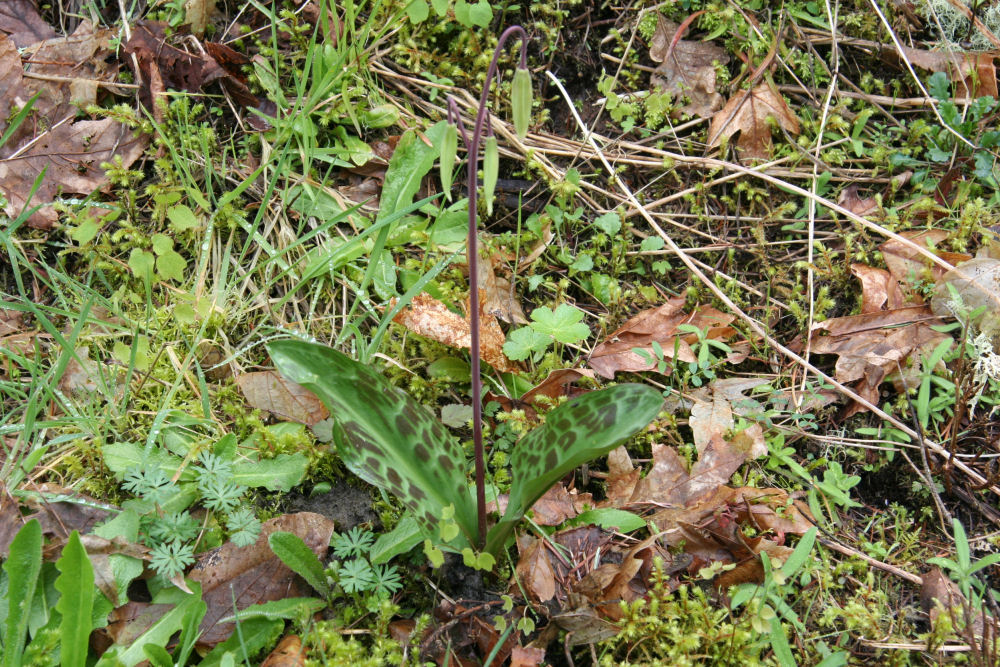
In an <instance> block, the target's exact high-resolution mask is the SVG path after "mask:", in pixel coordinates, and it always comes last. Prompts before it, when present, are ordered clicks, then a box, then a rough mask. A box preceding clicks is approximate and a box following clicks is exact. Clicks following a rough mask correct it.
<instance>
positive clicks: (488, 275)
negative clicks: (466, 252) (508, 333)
mask: <svg viewBox="0 0 1000 667" xmlns="http://www.w3.org/2000/svg"><path fill="white" fill-rule="evenodd" d="M502 265H503V258H502V257H501V256H500V255H499V254H497V253H494V254H493V255H492V257H491V259H490V261H489V262H484V261H479V262H477V263H476V267H477V269H478V271H479V289H480V291H481V293H482V295H483V298H482V302H483V312H486V313H490V314H491V315H493V316H494V317H496V318H498V319H501V320H503V321H504V322H507V323H510V324H527V323H528V318H527V317H525V316H524V310H523V309H522V308H521V304H520V303H518V301H517V298H516V295H515V294H514V287H513V286H512V285H511V282H510V281H509V280H507V279H506V278H503V277H501V276H498V275H497V273H496V272H497V269H499V268H500V267H501V266H502Z"/></svg>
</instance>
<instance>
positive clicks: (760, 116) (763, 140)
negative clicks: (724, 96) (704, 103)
mask: <svg viewBox="0 0 1000 667" xmlns="http://www.w3.org/2000/svg"><path fill="white" fill-rule="evenodd" d="M768 118H774V119H775V120H776V121H777V122H778V124H779V125H780V126H781V127H783V128H784V129H785V130H786V131H787V132H788V133H789V134H791V135H792V136H796V135H798V133H799V121H798V119H797V118H796V117H795V114H794V113H792V110H791V109H789V108H788V104H787V103H786V102H785V99H784V98H783V97H782V96H781V94H780V93H779V92H778V91H777V90H775V89H774V88H772V87H771V85H770V84H768V83H766V82H765V83H761V84H760V85H758V86H757V87H756V88H754V89H753V90H741V91H739V92H738V93H736V94H735V95H733V96H732V97H731V98H730V99H729V102H727V103H726V106H724V107H723V108H722V109H721V110H720V111H718V112H717V113H716V114H715V116H714V117H713V118H712V125H711V127H709V128H708V145H709V147H710V148H714V147H715V146H718V145H719V144H721V143H722V140H723V139H725V138H728V137H731V136H733V135H734V134H736V133H737V132H739V133H740V136H739V139H737V141H736V145H737V146H739V148H740V150H741V151H742V157H744V158H753V159H760V160H766V159H767V158H768V157H770V155H771V126H770V125H768Z"/></svg>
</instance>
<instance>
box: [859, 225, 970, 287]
mask: <svg viewBox="0 0 1000 667" xmlns="http://www.w3.org/2000/svg"><path fill="white" fill-rule="evenodd" d="M950 233H951V232H949V231H947V230H944V229H925V230H921V231H909V232H901V233H900V236H902V237H903V238H905V239H907V240H909V241H913V242H914V243H915V244H917V245H918V246H921V247H925V248H936V247H939V246H940V245H941V244H942V243H943V242H944V241H945V239H947V238H948V236H949V235H950ZM878 248H879V250H881V251H882V257H883V258H884V259H885V265H886V267H887V268H888V269H889V273H890V274H892V277H893V278H895V279H896V282H897V283H899V287H900V289H901V290H902V291H903V294H904V296H905V297H906V300H907V302H908V303H911V304H914V305H920V304H922V303H923V299H922V298H921V297H920V293H919V292H918V291H917V289H916V287H915V285H914V283H916V282H917V281H920V280H924V279H929V280H931V281H933V282H937V281H939V280H940V279H941V276H942V275H944V272H945V270H944V269H943V268H941V267H940V266H938V265H937V264H933V263H931V261H930V260H929V259H927V258H926V257H924V256H923V255H921V254H920V253H918V252H917V251H916V250H914V249H913V248H911V247H910V246H909V245H907V244H904V243H902V242H900V241H896V240H895V239H890V240H888V241H886V242H885V243H883V244H882V245H880V246H879V247H878ZM934 253H935V254H936V255H937V256H938V257H940V258H941V259H944V260H946V261H948V262H950V263H951V264H960V263H961V262H964V261H966V260H968V259H971V256H970V255H963V254H960V253H951V252H946V251H942V250H935V251H934Z"/></svg>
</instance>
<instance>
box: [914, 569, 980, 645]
mask: <svg viewBox="0 0 1000 667" xmlns="http://www.w3.org/2000/svg"><path fill="white" fill-rule="evenodd" d="M920 579H921V585H920V606H921V608H923V610H924V612H925V613H926V614H927V615H928V616H930V619H931V623H934V622H935V621H937V619H938V617H939V616H940V615H941V614H950V613H957V614H958V618H962V617H963V612H962V609H965V608H969V607H968V605H969V602H968V600H966V599H965V596H964V595H962V591H961V590H959V588H958V585H957V584H956V583H955V582H953V581H952V580H951V579H949V578H948V576H947V575H945V573H944V572H942V571H941V568H939V567H937V566H936V565H935V566H934V567H932V568H931V569H930V570H928V571H927V572H926V573H925V574H924V575H923V576H922V577H921V578H920ZM987 618H989V617H987V616H986V615H985V614H984V613H983V612H979V613H977V614H976V617H975V618H974V619H973V620H972V633H973V635H974V636H976V637H982V636H983V630H984V628H985V627H986V620H987ZM965 620H968V619H965ZM990 621H991V623H992V622H994V619H992V618H990Z"/></svg>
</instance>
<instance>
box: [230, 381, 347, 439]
mask: <svg viewBox="0 0 1000 667" xmlns="http://www.w3.org/2000/svg"><path fill="white" fill-rule="evenodd" d="M236 384H238V385H239V387H240V391H242V392H243V395H244V396H246V399H247V403H249V404H250V405H251V406H253V407H255V408H257V409H258V410H267V411H268V412H271V413H274V414H275V415H278V416H279V417H283V418H285V419H288V420H290V421H294V422H299V423H300V424H306V425H308V426H315V425H316V424H318V423H319V422H321V421H323V420H324V419H326V418H327V417H329V416H330V411H329V410H327V409H326V406H325V405H323V402H322V401H321V400H319V398H317V396H316V394H314V393H312V392H311V391H309V390H308V389H306V388H305V387H303V386H301V385H298V384H295V383H294V382H292V381H290V380H286V379H285V378H284V376H282V375H281V373H278V372H277V371H259V372H256V373H242V374H240V375H238V376H237V377H236Z"/></svg>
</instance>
